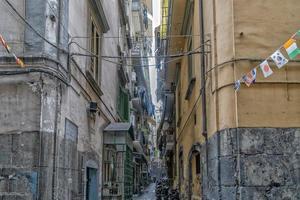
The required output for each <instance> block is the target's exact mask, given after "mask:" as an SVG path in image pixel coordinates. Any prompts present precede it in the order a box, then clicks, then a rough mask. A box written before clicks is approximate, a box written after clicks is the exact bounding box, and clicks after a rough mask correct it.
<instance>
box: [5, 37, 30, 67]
mask: <svg viewBox="0 0 300 200" xmlns="http://www.w3.org/2000/svg"><path fill="white" fill-rule="evenodd" d="M0 42H1V44H2V46H3V47H4V48H5V49H6V51H7V53H9V54H11V55H12V56H13V57H14V58H15V60H16V63H17V64H18V65H19V66H21V67H25V65H24V63H23V61H22V60H21V59H20V58H18V57H17V56H16V54H15V53H14V52H12V51H11V48H10V46H8V44H7V42H6V41H5V40H4V38H3V36H2V35H1V34H0Z"/></svg>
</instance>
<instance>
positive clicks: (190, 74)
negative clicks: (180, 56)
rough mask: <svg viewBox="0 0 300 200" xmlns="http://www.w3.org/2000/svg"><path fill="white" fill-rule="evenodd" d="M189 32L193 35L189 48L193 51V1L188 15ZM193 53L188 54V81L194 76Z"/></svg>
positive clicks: (190, 38) (189, 41) (189, 40)
mask: <svg viewBox="0 0 300 200" xmlns="http://www.w3.org/2000/svg"><path fill="white" fill-rule="evenodd" d="M188 19H189V21H188V34H189V35H191V37H189V39H188V44H187V50H188V51H189V52H191V51H193V32H194V31H193V23H194V3H192V5H191V8H190V14H189V17H188ZM193 57H194V56H193V55H189V56H188V78H189V79H188V81H191V80H192V79H193V78H194V76H195V75H194V69H193V68H194V60H193Z"/></svg>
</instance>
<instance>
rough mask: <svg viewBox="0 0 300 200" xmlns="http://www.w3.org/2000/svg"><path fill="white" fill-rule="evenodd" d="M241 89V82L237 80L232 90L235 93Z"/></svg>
mask: <svg viewBox="0 0 300 200" xmlns="http://www.w3.org/2000/svg"><path fill="white" fill-rule="evenodd" d="M240 87H241V81H240V80H237V81H236V82H235V83H234V89H235V91H238V90H239V89H240Z"/></svg>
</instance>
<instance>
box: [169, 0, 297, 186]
mask: <svg viewBox="0 0 300 200" xmlns="http://www.w3.org/2000/svg"><path fill="white" fill-rule="evenodd" d="M180 2H181V4H182V2H183V1H180ZM198 3H199V1H198V0H195V6H194V8H195V10H194V28H193V31H194V32H193V34H194V35H199V10H198V9H199V6H198ZM181 6H182V5H181ZM173 7H175V8H176V2H175V1H174V6H173ZM204 8H205V11H204V15H205V38H206V39H210V43H209V44H210V47H209V48H207V49H208V50H210V51H211V54H210V55H208V60H207V70H211V71H210V72H209V73H207V84H206V92H207V96H206V98H207V124H208V134H209V137H211V136H212V135H213V134H215V133H216V132H217V130H222V129H225V128H235V127H299V126H300V85H299V83H300V78H299V77H300V66H299V65H300V63H297V62H292V63H289V64H288V65H287V66H285V67H283V68H282V69H277V67H276V66H274V65H271V67H272V69H273V71H274V74H273V75H272V76H271V77H269V78H267V79H265V78H263V76H262V72H261V71H260V70H258V78H257V83H256V84H254V85H253V86H251V87H249V88H248V87H246V86H245V85H242V87H241V89H240V91H239V92H238V93H236V92H235V91H234V89H233V84H234V81H235V80H237V79H238V78H240V77H241V76H242V75H243V74H245V73H246V72H248V71H250V69H252V67H254V66H256V65H257V64H259V62H258V61H255V60H257V59H264V58H266V57H268V56H269V55H271V54H272V53H273V52H274V51H275V50H276V48H277V47H279V46H280V45H281V44H283V43H284V42H285V41H286V40H287V39H288V37H289V36H290V35H292V34H293V33H294V32H296V31H297V30H298V29H300V23H299V19H300V12H299V11H300V2H299V0H286V1H284V2H283V1H282V0H264V1H261V0H251V1H249V0H205V1H204ZM286 11H288V12H286ZM173 15H174V13H173ZM173 17H174V16H173ZM182 20H183V19H182ZM177 21H178V20H177ZM170 34H172V32H171V33H170ZM199 39H200V37H199V36H198V37H196V36H195V37H194V46H193V47H194V48H196V47H198V46H199V45H200V40H199ZM299 45H300V43H299ZM171 46H172V47H173V48H176V43H175V42H172V41H171ZM186 47H187V40H186V41H185V45H184V51H187V48H186ZM241 58H249V60H239V59H241ZM232 60H236V61H232ZM253 60H254V61H253ZM230 61H232V62H230ZM176 62H178V61H176ZM180 62H181V73H180V74H181V75H180V81H181V87H180V88H179V87H177V88H176V94H178V90H180V91H181V110H182V112H181V113H180V114H178V113H176V123H177V121H178V119H179V115H180V116H181V123H180V124H179V126H178V127H176V138H177V155H176V156H177V159H178V150H179V149H180V147H182V148H183V153H184V171H185V181H184V183H180V184H181V186H182V187H181V189H182V191H185V189H186V185H187V180H188V171H187V169H188V153H189V151H190V149H191V147H192V145H193V144H194V143H196V142H199V143H203V142H204V137H203V136H202V135H201V133H202V119H201V117H202V110H201V109H202V108H201V99H200V100H199V101H198V102H197V98H198V96H199V93H200V89H201V87H202V86H201V83H200V73H201V72H200V70H201V69H200V55H199V54H198V55H194V72H195V76H196V84H195V87H194V89H193V92H192V94H191V97H190V100H185V99H184V97H185V94H186V90H187V88H188V66H187V57H183V58H182V59H181V60H180ZM170 65H172V63H171V64H170ZM173 65H174V63H173ZM219 65H220V66H219ZM216 66H217V67H216ZM287 83H289V84H287ZM176 97H177V95H176ZM195 104H196V106H195V108H194V105H195ZM177 107H178V101H176V108H177ZM193 108H194V109H193ZM176 111H177V109H176ZM191 112H192V114H191V115H190V113H191ZM194 113H196V116H197V117H196V118H197V123H196V124H194ZM178 163H179V162H177V167H176V169H177V170H178ZM194 168H195V166H194V161H193V170H194ZM194 174H195V173H194ZM177 175H179V172H178V171H177ZM193 177H195V175H194V176H193ZM175 180H177V181H178V177H175ZM194 184H198V183H197V182H195V180H194ZM195 187H198V185H195ZM185 192H187V191H185Z"/></svg>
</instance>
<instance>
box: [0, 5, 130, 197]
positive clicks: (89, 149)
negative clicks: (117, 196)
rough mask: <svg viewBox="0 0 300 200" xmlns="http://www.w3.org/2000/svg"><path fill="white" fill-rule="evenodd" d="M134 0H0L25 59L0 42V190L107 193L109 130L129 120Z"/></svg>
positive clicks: (11, 40) (4, 25) (0, 22)
mask: <svg viewBox="0 0 300 200" xmlns="http://www.w3.org/2000/svg"><path fill="white" fill-rule="evenodd" d="M130 6H131V4H130V1H117V0H112V1H106V0H103V1H95V0H85V1H82V0H74V1H69V0H26V1H19V0H7V1H6V0H5V1H1V3H0V11H1V13H2V17H1V19H0V30H1V34H2V35H3V37H4V38H5V39H6V41H7V43H8V44H10V46H11V50H12V51H14V52H15V53H16V55H17V56H19V57H20V58H21V59H22V60H24V63H25V68H20V67H19V66H17V65H16V64H14V60H13V57H12V56H11V55H10V54H8V53H6V51H5V49H4V48H2V47H1V50H0V52H1V56H0V59H1V61H0V62H1V67H0V75H1V79H0V91H1V94H0V108H1V112H0V113H1V114H0V146H1V154H0V168H1V170H0V171H1V174H0V197H1V198H3V199H26V200H27V199H45V200H46V199H63V200H65V199H69V200H71V199H72V200H75V199H87V200H94V199H101V196H102V189H103V184H102V183H103V179H104V176H105V172H103V170H102V168H103V162H102V160H103V158H102V157H103V150H104V149H103V130H104V128H105V127H106V126H107V125H108V124H110V123H112V122H120V121H129V94H128V92H127V90H129V89H130V88H129V85H130V84H129V81H130V80H128V76H129V75H131V71H130V70H129V68H127V65H126V63H122V62H121V61H122V57H123V56H130V48H131V44H130V43H131V40H130V37H131V32H130V26H129V20H128V15H130V12H128V11H130V9H126V8H127V7H129V8H130ZM106 56H108V57H106ZM127 61H128V62H130V59H128V60H127ZM129 64H130V63H129ZM128 74H129V75H128ZM131 162H132V161H131ZM102 172H103V173H102Z"/></svg>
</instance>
